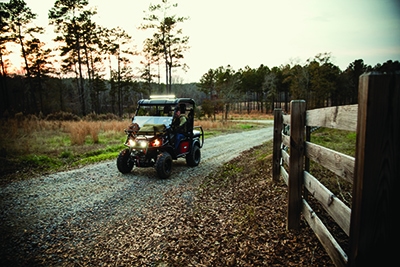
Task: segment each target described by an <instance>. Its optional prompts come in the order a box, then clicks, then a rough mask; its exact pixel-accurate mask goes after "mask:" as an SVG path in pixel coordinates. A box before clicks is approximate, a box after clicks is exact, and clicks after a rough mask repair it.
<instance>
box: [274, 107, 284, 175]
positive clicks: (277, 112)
mask: <svg viewBox="0 0 400 267" xmlns="http://www.w3.org/2000/svg"><path fill="white" fill-rule="evenodd" d="M282 123H283V118H282V109H280V108H277V109H274V144H273V152H272V153H273V166H272V180H273V181H274V182H278V181H279V177H280V172H281V164H280V163H281V143H282Z"/></svg>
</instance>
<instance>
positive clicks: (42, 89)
mask: <svg viewBox="0 0 400 267" xmlns="http://www.w3.org/2000/svg"><path fill="white" fill-rule="evenodd" d="M158 2H159V4H150V5H149V9H148V11H147V12H146V13H145V15H144V18H143V24H142V25H132V27H135V28H136V27H138V26H140V28H141V29H142V30H144V31H146V33H147V32H148V33H149V36H150V37H149V38H146V39H145V41H144V44H143V49H142V51H137V50H136V48H135V45H134V44H133V38H132V36H130V35H129V34H128V33H127V32H126V31H125V30H124V29H121V28H119V27H117V28H113V29H108V28H106V27H103V26H101V25H99V24H97V23H96V22H95V21H94V20H93V18H94V16H95V15H96V9H95V8H94V7H91V6H90V5H89V0H55V1H54V5H53V7H52V8H51V9H50V10H49V11H48V19H49V25H47V27H46V28H50V29H54V32H55V33H56V34H57V37H56V38H55V39H54V40H53V41H54V42H55V44H54V45H53V47H48V46H47V45H46V44H45V43H44V42H43V41H41V39H43V34H44V27H40V26H36V25H35V24H34V23H35V21H36V17H37V15H36V14H35V13H33V12H32V10H31V9H30V7H29V6H27V4H26V3H25V1H24V0H9V1H8V2H6V3H4V2H2V3H0V36H1V38H0V74H1V76H0V78H1V82H0V86H1V103H0V112H1V114H3V113H4V112H8V113H16V112H24V113H40V112H42V113H48V112H51V111H53V110H54V109H55V108H57V107H58V109H66V110H71V111H73V112H74V113H77V114H79V115H83V116H84V115H86V114H88V113H91V112H95V113H101V112H104V110H107V111H112V112H115V113H116V114H118V115H119V116H122V114H123V113H124V108H125V106H124V104H125V103H127V100H126V99H127V98H129V97H132V95H143V94H150V93H152V90H153V89H154V90H155V91H157V90H158V87H159V86H158V84H161V81H160V76H161V75H160V71H159V69H160V68H162V67H163V68H165V73H164V77H165V84H164V91H166V92H167V93H170V92H171V90H172V83H173V81H172V69H173V68H186V67H187V66H186V65H185V64H184V63H183V62H182V60H183V58H184V52H185V51H186V50H187V49H188V41H189V37H187V36H184V35H183V33H182V29H181V27H180V25H181V23H183V22H184V21H185V20H186V19H187V18H185V17H179V16H177V15H175V14H173V9H174V8H175V7H177V4H172V3H170V2H169V1H168V0H158ZM12 43H14V44H15V45H16V46H17V47H18V50H19V52H20V55H21V58H22V60H23V65H22V66H15V65H13V64H15V63H13V62H11V61H10V60H9V58H8V57H7V56H8V55H9V54H10V53H13V52H14V53H15V51H13V50H11V49H10V48H9V47H10V44H12ZM134 62H140V63H141V67H140V69H139V70H135V69H134V68H133V67H132V66H133V63H134ZM18 73H19V75H17V74H18ZM71 77H73V80H71V79H69V78H71ZM154 84H156V86H154ZM105 95H107V100H104V97H105ZM104 105H105V106H104Z"/></svg>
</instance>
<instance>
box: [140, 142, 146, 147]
mask: <svg viewBox="0 0 400 267" xmlns="http://www.w3.org/2000/svg"><path fill="white" fill-rule="evenodd" d="M139 145H140V147H141V148H145V147H146V146H147V142H146V141H141V142H139Z"/></svg>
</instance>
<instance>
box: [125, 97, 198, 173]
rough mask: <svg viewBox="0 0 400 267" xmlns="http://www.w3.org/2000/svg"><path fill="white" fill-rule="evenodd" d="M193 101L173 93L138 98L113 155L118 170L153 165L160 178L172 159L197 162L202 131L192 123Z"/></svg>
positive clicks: (190, 164)
mask: <svg viewBox="0 0 400 267" xmlns="http://www.w3.org/2000/svg"><path fill="white" fill-rule="evenodd" d="M195 108H196V104H195V101H194V100H193V99H191V98H175V96H172V95H169V96H151V97H150V99H142V100H139V101H138V107H137V109H136V112H135V115H134V117H133V119H132V124H130V125H129V127H128V129H125V133H126V135H127V138H126V141H125V146H127V148H126V149H124V150H122V151H121V152H120V154H119V156H118V158H117V167H118V170H119V171H120V172H121V173H130V172H131V171H132V169H133V167H137V168H142V167H154V168H155V170H156V172H157V174H158V176H159V177H160V178H168V177H169V176H170V175H171V171H172V162H173V160H177V159H178V158H185V159H186V163H187V165H189V166H191V167H194V166H197V165H199V163H200V159H201V153H200V149H201V148H202V146H203V144H204V131H203V128H202V127H201V126H194V111H195Z"/></svg>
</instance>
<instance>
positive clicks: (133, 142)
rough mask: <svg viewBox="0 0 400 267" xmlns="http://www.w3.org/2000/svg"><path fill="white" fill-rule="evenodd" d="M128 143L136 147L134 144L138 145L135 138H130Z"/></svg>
mask: <svg viewBox="0 0 400 267" xmlns="http://www.w3.org/2000/svg"><path fill="white" fill-rule="evenodd" d="M128 145H129V146H130V147H134V146H135V145H136V142H135V140H133V139H129V140H128Z"/></svg>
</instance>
